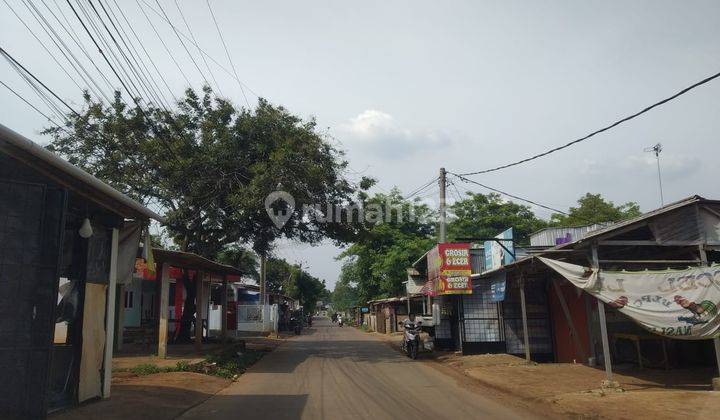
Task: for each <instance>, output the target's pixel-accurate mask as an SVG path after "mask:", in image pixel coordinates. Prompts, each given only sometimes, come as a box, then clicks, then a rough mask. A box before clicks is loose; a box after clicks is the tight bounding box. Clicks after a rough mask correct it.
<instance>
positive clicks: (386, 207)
mask: <svg viewBox="0 0 720 420" xmlns="http://www.w3.org/2000/svg"><path fill="white" fill-rule="evenodd" d="M364 208H365V209H376V210H378V211H379V212H380V213H382V214H384V215H385V217H383V218H382V219H379V220H378V219H375V218H373V217H366V219H365V224H364V229H363V231H362V232H361V233H360V234H359V235H358V236H357V239H356V240H355V241H354V242H353V244H352V245H350V246H349V247H348V248H347V249H346V250H345V251H344V252H343V253H342V254H340V256H339V257H338V258H339V259H342V260H344V263H343V267H342V272H341V275H340V278H341V280H343V282H345V284H350V283H354V284H357V286H356V287H357V297H358V299H359V301H360V302H366V301H368V300H370V299H373V298H377V297H389V296H396V295H397V294H400V293H404V291H403V290H402V282H403V281H405V280H407V272H406V269H407V268H408V267H410V266H411V265H412V263H413V262H415V261H416V260H417V259H418V258H419V257H420V256H421V255H423V254H424V253H425V252H426V251H427V250H428V249H430V248H431V247H432V246H434V245H435V243H436V240H435V218H434V217H432V215H433V213H432V211H431V210H430V209H429V208H428V207H427V206H425V205H423V204H420V203H418V202H409V201H407V200H404V199H403V198H402V196H401V195H400V192H399V191H398V190H397V189H394V190H392V191H391V192H390V193H389V194H376V195H374V196H372V197H367V198H366V199H365V201H364ZM341 284H342V282H341ZM336 287H337V286H336Z"/></svg>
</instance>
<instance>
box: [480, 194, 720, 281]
mask: <svg viewBox="0 0 720 420" xmlns="http://www.w3.org/2000/svg"><path fill="white" fill-rule="evenodd" d="M696 203H706V204H720V200H710V199H707V198H704V197H701V196H699V195H692V196H690V197H687V198H685V199H683V200H679V201H676V202H674V203H670V204H668V205H665V206H663V207H660V208H657V209H655V210H652V211H649V212H647V213H643V214H641V215H640V216H637V217H633V218H631V219H627V220H623V221H621V222H617V223H613V224H612V225H609V226H607V227H604V228H602V229H598V230H595V231H592V232H588V233H587V234H586V235H585V237H584V238H582V239H578V240H576V241H573V242H569V243H566V244H561V245H558V246H554V247H552V248H548V249H547V250H546V251H547V252H548V253H551V252H553V251H554V250H561V249H573V248H578V247H579V246H581V245H585V244H586V243H588V242H590V241H591V240H594V239H599V238H600V237H602V236H606V235H609V234H611V233H612V232H613V231H616V230H619V229H622V228H625V227H628V226H632V225H633V224H641V223H644V222H646V221H647V220H649V219H652V218H653V217H657V216H660V215H663V214H666V213H669V212H671V211H674V210H677V209H680V208H682V207H686V206H689V205H692V204H696ZM537 255H542V252H540V253H538V254H537ZM534 258H535V256H529V257H526V258H519V259H518V260H517V261H514V262H512V263H510V264H507V265H505V266H503V267H500V268H497V269H495V270H492V271H486V272H485V273H482V274H480V275H477V274H473V275H472V278H474V279H480V278H487V277H490V276H492V275H493V274H494V273H497V272H500V271H502V270H508V269H511V268H514V267H515V266H518V265H520V264H526V263H528V262H530V261H532V260H533V259H534Z"/></svg>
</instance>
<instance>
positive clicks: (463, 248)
mask: <svg viewBox="0 0 720 420" xmlns="http://www.w3.org/2000/svg"><path fill="white" fill-rule="evenodd" d="M427 263H428V282H432V284H433V287H432V291H430V290H428V293H426V294H428V295H430V296H436V295H453V294H470V293H472V281H471V278H470V274H471V272H472V271H471V267H470V244H467V243H443V244H438V245H437V246H436V247H435V248H433V249H432V250H430V251H429V252H428V254H427ZM428 289H430V288H428Z"/></svg>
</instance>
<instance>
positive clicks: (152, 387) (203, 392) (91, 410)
mask: <svg viewBox="0 0 720 420" xmlns="http://www.w3.org/2000/svg"><path fill="white" fill-rule="evenodd" d="M231 383H232V381H231V380H229V379H222V378H218V377H215V376H208V375H203V374H199V373H192V372H169V373H156V374H153V375H147V376H131V375H129V374H125V375H123V374H118V375H116V376H115V378H114V379H113V384H112V390H111V396H110V398H109V399H106V400H102V401H91V402H89V403H86V404H83V405H81V406H80V407H76V408H72V409H69V410H66V411H63V412H60V413H57V414H55V415H52V416H50V418H51V419H53V420H80V419H154V420H164V419H174V418H176V417H177V416H179V415H181V414H182V413H184V412H185V411H187V410H189V409H190V408H192V407H194V406H196V405H198V404H200V403H202V402H203V401H205V400H207V399H208V398H210V397H211V396H213V395H215V394H216V393H218V392H219V391H220V390H222V389H223V388H225V387H227V386H228V385H230V384H231Z"/></svg>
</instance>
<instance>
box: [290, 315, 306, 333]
mask: <svg viewBox="0 0 720 420" xmlns="http://www.w3.org/2000/svg"><path fill="white" fill-rule="evenodd" d="M302 327H303V323H302V318H301V317H300V315H299V314H298V313H294V314H292V315H290V328H291V329H292V330H293V332H294V333H295V335H299V334H300V333H301V332H302Z"/></svg>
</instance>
